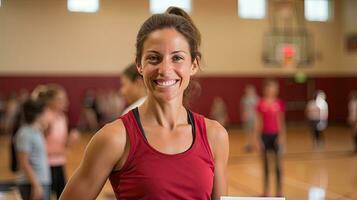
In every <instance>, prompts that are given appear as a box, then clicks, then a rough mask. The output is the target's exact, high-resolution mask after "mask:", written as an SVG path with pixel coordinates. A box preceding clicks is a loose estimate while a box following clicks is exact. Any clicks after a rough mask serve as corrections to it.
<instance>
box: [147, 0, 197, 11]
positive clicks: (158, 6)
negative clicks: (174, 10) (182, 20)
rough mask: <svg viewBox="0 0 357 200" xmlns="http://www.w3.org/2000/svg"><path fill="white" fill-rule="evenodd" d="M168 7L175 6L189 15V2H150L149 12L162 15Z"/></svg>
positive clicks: (181, 0) (171, 0)
mask: <svg viewBox="0 0 357 200" xmlns="http://www.w3.org/2000/svg"><path fill="white" fill-rule="evenodd" d="M170 6H176V7H180V8H182V9H184V10H185V11H186V12H188V13H190V12H191V10H192V8H191V0H150V12H151V13H153V14H155V13H163V12H165V11H166V9H167V8H168V7H170Z"/></svg>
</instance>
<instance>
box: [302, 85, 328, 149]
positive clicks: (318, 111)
mask: <svg viewBox="0 0 357 200" xmlns="http://www.w3.org/2000/svg"><path fill="white" fill-rule="evenodd" d="M306 116H307V119H308V120H309V121H310V125H311V130H312V133H313V144H314V146H320V145H321V144H322V132H323V131H324V130H325V129H326V128H327V119H328V104H327V102H326V94H325V92H323V91H322V90H318V91H317V92H316V94H315V98H314V99H312V100H310V101H309V102H308V104H307V106H306Z"/></svg>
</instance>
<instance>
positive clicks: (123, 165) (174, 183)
mask: <svg viewBox="0 0 357 200" xmlns="http://www.w3.org/2000/svg"><path fill="white" fill-rule="evenodd" d="M200 43H201V39H200V33H199V31H198V29H197V28H196V26H195V25H194V24H193V22H192V20H191V18H190V17H189V16H188V15H187V13H186V12H185V11H183V10H182V9H180V8H176V7H171V8H169V9H168V10H167V11H166V13H164V14H155V15H152V16H151V17H150V18H148V19H147V20H146V21H145V22H144V24H143V25H142V27H141V29H140V30H139V33H138V35H137V43H136V51H137V52H136V66H137V69H138V72H139V73H140V74H141V76H142V77H143V80H144V84H145V86H146V90H147V95H148V97H147V100H146V101H145V102H144V103H143V105H141V106H140V107H138V108H135V109H133V110H131V111H130V112H129V113H127V114H125V115H124V116H122V117H121V118H120V119H118V120H116V121H114V122H112V123H110V124H107V125H106V126H105V127H104V128H103V129H101V130H100V131H99V132H98V133H97V134H95V136H94V137H93V138H92V140H91V142H90V143H89V144H88V147H87V150H86V152H85V155H84V158H83V160H82V162H81V164H80V166H79V168H78V169H77V170H76V172H75V174H74V175H73V176H72V177H71V179H70V181H69V183H68V185H67V186H66V188H65V191H64V192H63V194H62V196H61V199H94V198H95V197H96V196H97V195H98V193H99V192H100V190H101V188H102V187H103V184H104V183H105V181H106V179H107V178H108V177H109V178H110V181H111V184H112V187H113V190H114V192H115V194H116V197H117V199H220V197H221V196H224V195H226V194H227V183H226V166H227V161H228V154H229V152H228V150H229V146H228V134H227V132H226V130H225V129H224V128H223V127H222V126H221V125H220V124H219V123H217V122H216V121H213V120H209V119H207V118H205V117H203V116H202V115H200V114H197V113H194V112H191V111H190V110H189V109H188V108H187V107H185V105H184V98H185V96H186V95H185V91H187V88H189V84H190V81H191V77H192V76H193V75H194V74H196V72H197V71H198V69H199V67H200V59H201V54H200V52H199V46H200ZM186 93H187V92H186Z"/></svg>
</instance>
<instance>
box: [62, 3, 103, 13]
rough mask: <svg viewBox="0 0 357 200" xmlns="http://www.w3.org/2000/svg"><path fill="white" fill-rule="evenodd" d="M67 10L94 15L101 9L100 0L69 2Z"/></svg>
mask: <svg viewBox="0 0 357 200" xmlns="http://www.w3.org/2000/svg"><path fill="white" fill-rule="evenodd" d="M67 8H68V10H69V11H71V12H88V13H94V12H97V11H98V9H99V0H67Z"/></svg>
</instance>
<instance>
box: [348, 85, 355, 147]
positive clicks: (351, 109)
mask: <svg viewBox="0 0 357 200" xmlns="http://www.w3.org/2000/svg"><path fill="white" fill-rule="evenodd" d="M350 96H351V98H350V101H349V103H348V122H349V123H350V124H351V127H352V135H353V140H354V148H355V149H354V152H355V153H357V91H353V92H351V95H350Z"/></svg>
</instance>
